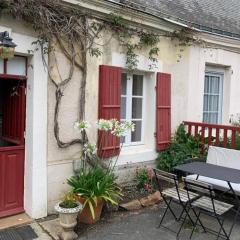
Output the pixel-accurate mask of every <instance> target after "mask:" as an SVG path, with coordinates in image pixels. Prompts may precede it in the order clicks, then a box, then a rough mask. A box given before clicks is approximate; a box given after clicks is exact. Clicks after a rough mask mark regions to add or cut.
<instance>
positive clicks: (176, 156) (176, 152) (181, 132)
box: [156, 124, 205, 172]
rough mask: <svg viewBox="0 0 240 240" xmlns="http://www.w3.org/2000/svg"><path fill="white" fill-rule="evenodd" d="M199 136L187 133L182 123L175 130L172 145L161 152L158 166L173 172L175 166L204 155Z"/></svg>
mask: <svg viewBox="0 0 240 240" xmlns="http://www.w3.org/2000/svg"><path fill="white" fill-rule="evenodd" d="M204 156H205V154H203V153H202V145H201V141H200V139H199V137H194V136H192V135H189V134H188V133H186V131H185V128H184V125H183V124H181V125H180V126H179V127H178V128H177V131H176V132H175V135H174V138H173V139H172V141H171V143H170V146H169V148H168V149H167V150H165V151H162V152H160V153H159V156H158V158H157V160H156V161H157V168H159V169H161V170H164V171H168V172H173V170H174V167H175V166H177V165H179V164H182V163H184V162H185V161H186V160H188V159H189V158H199V157H204Z"/></svg>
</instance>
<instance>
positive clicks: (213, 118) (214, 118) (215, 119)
mask: <svg viewBox="0 0 240 240" xmlns="http://www.w3.org/2000/svg"><path fill="white" fill-rule="evenodd" d="M208 122H209V123H214V124H217V123H218V114H217V113H210V114H209V121H208Z"/></svg>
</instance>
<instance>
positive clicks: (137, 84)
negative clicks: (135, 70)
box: [132, 74, 143, 96]
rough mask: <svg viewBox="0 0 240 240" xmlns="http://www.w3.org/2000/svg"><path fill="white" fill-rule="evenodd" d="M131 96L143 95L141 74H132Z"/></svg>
mask: <svg viewBox="0 0 240 240" xmlns="http://www.w3.org/2000/svg"><path fill="white" fill-rule="evenodd" d="M132 95H133V96H142V95H143V75H135V74H134V75H133V88H132Z"/></svg>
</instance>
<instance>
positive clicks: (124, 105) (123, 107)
mask: <svg viewBox="0 0 240 240" xmlns="http://www.w3.org/2000/svg"><path fill="white" fill-rule="evenodd" d="M126 112H127V98H126V97H121V119H126Z"/></svg>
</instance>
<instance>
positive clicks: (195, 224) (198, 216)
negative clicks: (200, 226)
mask: <svg viewBox="0 0 240 240" xmlns="http://www.w3.org/2000/svg"><path fill="white" fill-rule="evenodd" d="M196 214H197V213H196ZM200 214H201V212H200V211H199V213H198V214H197V216H196V217H197V219H196V221H195V223H194V226H193V229H192V232H191V235H190V239H192V236H193V233H194V231H195V229H196V226H197V223H198V221H199V220H200Z"/></svg>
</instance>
